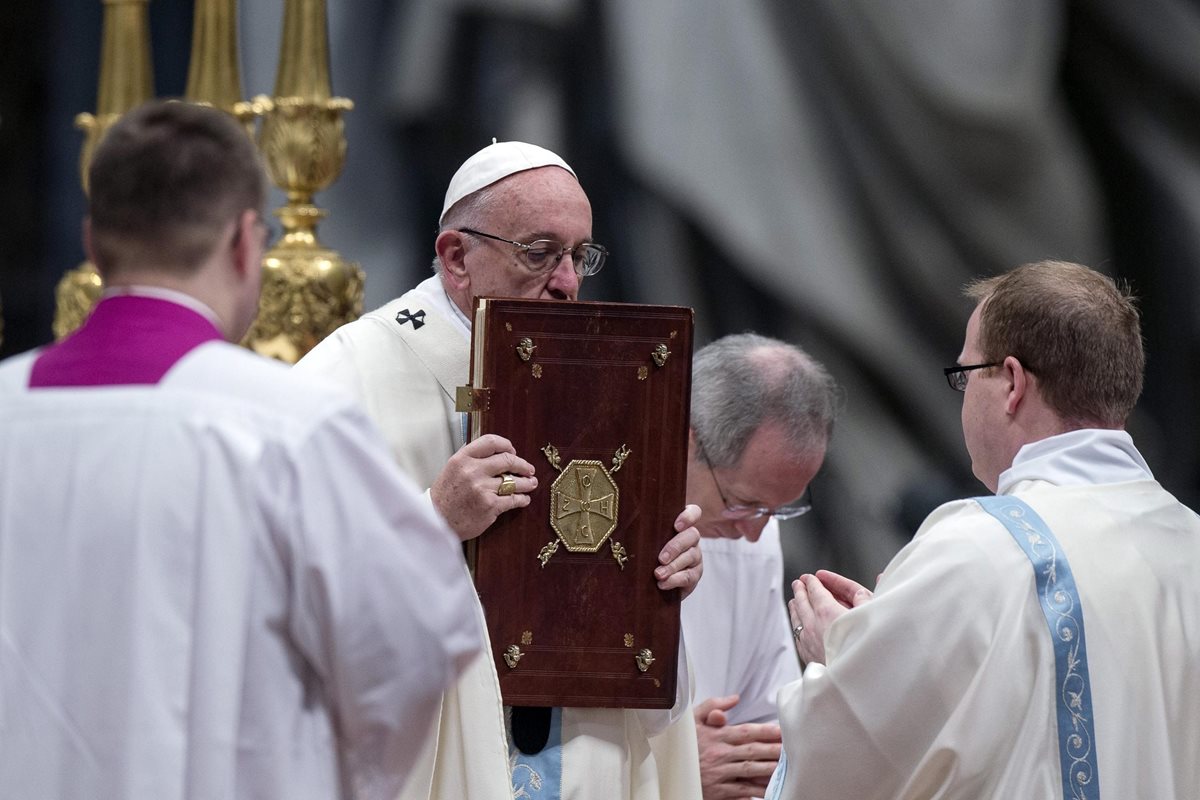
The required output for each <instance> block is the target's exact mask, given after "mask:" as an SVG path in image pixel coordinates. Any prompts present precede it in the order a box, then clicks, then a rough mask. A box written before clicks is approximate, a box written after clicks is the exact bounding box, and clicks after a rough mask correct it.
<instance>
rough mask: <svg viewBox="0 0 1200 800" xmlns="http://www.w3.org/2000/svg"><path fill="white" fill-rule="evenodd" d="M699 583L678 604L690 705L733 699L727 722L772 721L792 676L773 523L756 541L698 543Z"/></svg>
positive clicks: (796, 666) (794, 662)
mask: <svg viewBox="0 0 1200 800" xmlns="http://www.w3.org/2000/svg"><path fill="white" fill-rule="evenodd" d="M700 549H701V551H702V552H703V553H704V579H703V580H701V581H700V583H698V584H697V585H696V588H695V590H694V591H693V592H692V593H691V594H690V595H688V598H687V599H686V600H684V601H683V610H682V613H681V617H682V621H683V631H684V638H686V639H687V643H688V654H689V656H690V658H691V662H692V682H693V684H694V685H695V687H696V690H695V694H696V702H697V703H700V702H702V701H704V700H707V699H709V698H711V697H723V696H726V695H731V694H739V695H741V700H740V701H739V702H738V704H737V705H736V706H734V707H733V708H732V709H731V710H730V711H729V724H731V725H738V724H741V723H744V722H773V721H775V720H777V719H779V709H778V707H777V706H776V704H775V699H776V695H777V693H778V692H779V689H780V688H781V687H782V686H784V685H786V684H788V683H791V682H792V681H794V680H796V679H797V678H799V677H800V662H799V660H798V659H797V657H796V649H795V645H794V643H793V642H792V631H791V626H790V625H789V624H788V616H787V605H786V602H785V600H784V598H783V551H782V549H781V547H780V541H779V522H778V521H776V520H775V519H771V520H770V521H769V522H767V524H766V526H765V527H764V528H763V531H762V536H761V537H760V538H759V540H758V541H757V542H751V541H747V540H746V539H724V538H704V539H701V540H700Z"/></svg>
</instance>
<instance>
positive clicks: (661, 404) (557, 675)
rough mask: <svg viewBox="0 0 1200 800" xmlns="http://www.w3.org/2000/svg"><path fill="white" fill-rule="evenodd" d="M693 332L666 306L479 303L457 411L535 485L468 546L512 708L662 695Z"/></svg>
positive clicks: (666, 690)
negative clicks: (667, 555)
mask: <svg viewBox="0 0 1200 800" xmlns="http://www.w3.org/2000/svg"><path fill="white" fill-rule="evenodd" d="M692 326H693V323H692V311H691V309H688V308H680V307H675V306H649V305H635V304H628V303H591V302H561V301H547V300H518V299H509V298H481V299H480V300H478V301H477V305H476V309H475V318H474V324H473V330H472V364H471V385H470V386H466V387H460V389H459V392H458V398H457V403H456V406H457V408H458V409H459V410H460V411H464V412H467V413H469V415H470V422H471V438H476V437H478V436H481V435H483V434H485V433H494V434H498V435H500V436H503V437H505V438H507V439H508V440H509V441H510V442H511V443H512V445H513V447H514V448H515V450H516V452H517V455H519V456H521V457H522V458H524V459H525V460H526V461H529V462H530V463H533V464H534V465H535V469H536V470H537V478H538V486H537V488H536V489H535V490H534V491H533V492H532V493H531V495H530V503H529V505H528V506H526V507H524V508H520V509H514V510H512V511H509V512H506V513H504V514H502V515H501V516H500V518H499V519H498V520H497V521H496V523H495V524H494V525H493V526H492V527H491V528H489V529H488V531H487V532H485V533H484V534H483V535H482V536H480V537H479V538H478V539H476V540H473V542H472V543H471V545H470V546H469V550H470V551H471V561H472V568H473V570H474V575H475V583H476V589H477V590H478V592H479V596H480V600H481V602H482V604H483V608H484V615H485V617H486V618H487V624H488V632H489V634H490V638H491V641H492V657H493V659H494V661H495V663H496V668H497V673H498V675H499V678H500V688H501V692H502V694H503V696H504V702H505V703H507V704H509V705H522V706H593V707H608V708H670V707H671V706H672V705H673V704H674V702H675V686H676V674H675V672H676V667H677V661H678V647H679V601H680V598H679V592H678V591H669V592H664V591H662V590H660V589H659V588H658V585H657V580H656V579H655V577H654V569H655V568H656V567H657V566H658V553H659V552H660V551H661V550H662V547H663V545H665V544H666V542H667V541H668V540H669V539H670V538H671V537H672V536H674V534H675V530H674V521H675V518H676V516H678V514H679V512H680V510H681V509H682V508H683V506H684V489H685V485H686V476H687V431H688V410H689V401H690V395H691V353H692ZM532 631H537V632H538V635H537V642H536V644H535V643H534V642H533V636H532V633H531V632H532ZM635 641H636V643H637V644H636V646H635V645H634V643H635ZM517 642H520V644H519V645H518V644H517ZM631 650H632V652H631Z"/></svg>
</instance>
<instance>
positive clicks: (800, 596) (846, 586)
mask: <svg viewBox="0 0 1200 800" xmlns="http://www.w3.org/2000/svg"><path fill="white" fill-rule="evenodd" d="M792 595H793V597H792V599H791V600H789V601H788V616H789V617H791V620H792V632H793V635H794V637H795V640H796V652H797V653H799V654H800V659H801V660H802V661H804V663H806V664H811V663H817V664H824V663H825V631H827V630H828V629H829V626H830V624H832V623H833V621H834V620H835V619H837V618H838V617H840V616H841V615H842V614H845V613H846V612H847V611H849V610H850V609H852V608H855V607H857V606H861V605H862V604H863V603H865V602H867V601H868V600H870V599H871V597H872V593H871V590H870V589H868V588H867V587H865V586H863V585H862V584H861V583H858V582H856V581H852V580H850V579H849V578H847V577H845V576H843V575H838V574H837V573H836V572H830V571H829V570H824V569H822V570H817V574H815V575H801V576H800V577H799V578H797V579H796V580H794V581H792ZM797 629H799V630H798V631H797Z"/></svg>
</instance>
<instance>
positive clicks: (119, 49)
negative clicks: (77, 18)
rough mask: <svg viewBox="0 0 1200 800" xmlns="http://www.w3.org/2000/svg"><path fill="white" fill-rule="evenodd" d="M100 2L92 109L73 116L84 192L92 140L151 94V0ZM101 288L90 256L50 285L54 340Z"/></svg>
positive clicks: (78, 319)
mask: <svg viewBox="0 0 1200 800" xmlns="http://www.w3.org/2000/svg"><path fill="white" fill-rule="evenodd" d="M102 1H103V3H104V17H103V22H102V25H103V28H102V29H101V31H102V32H101V45H100V78H99V81H98V84H97V91H96V113H95V114H88V113H86V112H85V113H83V114H80V115H79V116H77V117H75V126H76V127H77V128H79V129H80V130H82V131H83V132H84V134H85V136H84V140H83V149H82V150H81V151H80V154H79V172H80V180H81V182H82V183H83V191H84V194H86V193H87V190H88V185H87V181H88V178H87V175H88V167H89V166H90V165H91V163H92V153H93V152H94V151H95V149H96V144H97V143H98V142H99V141H100V139H101V138H102V137H103V136H104V134H105V132H106V131H108V129H109V128H110V127H112V124H113V123H114V122H116V121H117V120H118V119H120V117H121V115H122V114H124V113H125V112H126V111H128V110H129V109H131V108H134V107H135V106H138V105H141V104H142V103H144V102H145V101H147V100H149V99H150V98H151V97H153V96H154V72H153V68H152V67H151V62H150V19H149V14H148V9H147V6H148V5H149V2H150V0H102ZM102 288H103V286H102V283H101V280H100V275H99V273H97V272H96V267H95V266H94V265H93V264H92V263H91V262H89V261H85V262H83V263H82V264H80V265H79V266H78V267H77V268H76V269H73V270H71V271H69V272H67V273H66V274H65V275H63V277H62V280H60V281H59V282H58V286H57V287H56V288H55V290H54V298H55V311H54V322H53V323H52V326H51V328H52V330H53V332H54V337H55V338H56V339H61V338H63V337H64V336H66V335H67V334H69V333H71V332H72V331H74V330H75V329H76V328H78V327H79V326H80V325H82V324H83V321H84V320H85V319H87V316H88V314H90V313H91V312H92V307H93V306H94V305H95V304H96V301H97V300H98V299H99V298H100V292H101V290H102Z"/></svg>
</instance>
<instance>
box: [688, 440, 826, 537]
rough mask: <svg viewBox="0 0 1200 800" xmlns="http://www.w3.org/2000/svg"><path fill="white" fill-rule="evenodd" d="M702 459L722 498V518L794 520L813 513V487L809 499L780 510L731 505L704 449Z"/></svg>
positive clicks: (789, 504) (701, 454)
mask: <svg viewBox="0 0 1200 800" xmlns="http://www.w3.org/2000/svg"><path fill="white" fill-rule="evenodd" d="M700 457H701V458H703V459H704V463H705V464H706V465H707V466H708V474H710V475H712V479H713V486H716V487H717V494H718V495H719V496H720V498H721V503H722V504H723V505H724V506H725V509H724V510H723V511H722V512H721V516H723V517H725V519H759V518H760V517H774V518H775V519H794V518H795V517H799V516H800V515H802V514H807V513H808V512H810V511H812V486H811V485H810V486H809V487H808V488H807V489H805V490H804V491H805V494H806V495H807V497H802V498H800V499H799V500H796V501H795V502H792V503H788V504H787V505H785V506H780V507H779V508H767V507H766V506H745V505H741V504H739V503H730V502H729V501H728V500H726V499H725V491H724V490H723V489H722V488H721V482H720V481H718V480H717V472H716V470H714V469H713V465H712V462H711V461H709V460H708V456H707V455H705V454H704V450H703V448H701V449H700Z"/></svg>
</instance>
